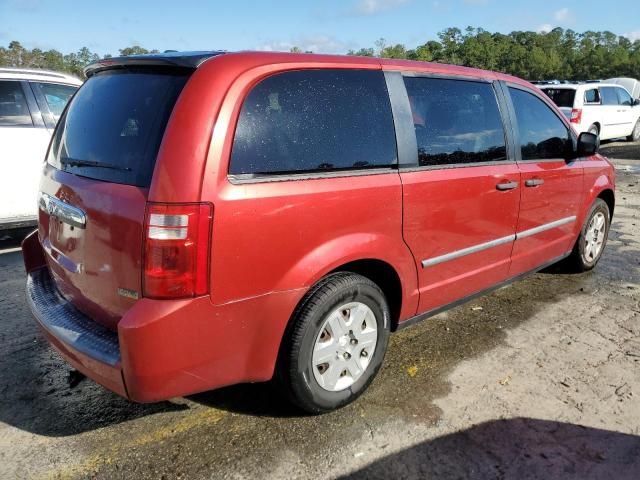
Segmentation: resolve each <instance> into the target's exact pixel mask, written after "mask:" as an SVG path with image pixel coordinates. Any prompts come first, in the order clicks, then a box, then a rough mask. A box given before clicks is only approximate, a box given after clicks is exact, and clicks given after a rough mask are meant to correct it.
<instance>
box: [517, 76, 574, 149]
mask: <svg viewBox="0 0 640 480" xmlns="http://www.w3.org/2000/svg"><path fill="white" fill-rule="evenodd" d="M509 91H510V92H511V99H512V101H513V107H514V108H515V111H516V118H517V123H518V131H519V132H520V144H521V147H520V148H521V151H522V160H538V159H545V158H565V157H566V156H567V154H568V153H569V152H570V151H571V149H572V148H573V145H572V142H571V136H570V134H569V130H568V129H567V127H565V125H564V123H562V121H561V120H560V119H559V118H558V116H557V115H556V114H555V113H554V112H553V111H552V110H551V109H550V108H549V107H548V106H547V104H545V103H544V102H543V101H542V100H540V99H539V98H538V97H536V96H535V95H533V94H531V93H528V92H525V91H523V90H519V89H517V88H509Z"/></svg>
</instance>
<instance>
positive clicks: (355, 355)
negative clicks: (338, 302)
mask: <svg viewBox="0 0 640 480" xmlns="http://www.w3.org/2000/svg"><path fill="white" fill-rule="evenodd" d="M377 342H378V324H377V322H376V317H375V315H374V313H373V311H372V310H371V309H370V308H369V307H368V306H367V305H365V304H364V303H361V302H350V303H347V304H344V305H342V306H340V307H338V308H336V309H335V310H333V311H332V312H331V313H330V314H329V315H327V317H326V319H325V321H324V322H323V324H322V327H321V328H320V331H319V332H318V335H317V336H316V340H315V343H314V345H313V355H312V357H311V362H312V367H313V376H314V377H315V379H316V381H317V382H318V385H320V387H322V388H323V389H324V390H327V391H330V392H338V391H340V390H344V389H346V388H349V387H350V386H351V385H353V384H354V383H355V382H357V381H358V380H359V379H360V377H362V375H363V374H364V372H365V371H366V370H367V367H368V366H369V364H370V363H371V359H372V358H373V354H374V352H375V350H376V343H377Z"/></svg>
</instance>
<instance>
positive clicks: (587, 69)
mask: <svg viewBox="0 0 640 480" xmlns="http://www.w3.org/2000/svg"><path fill="white" fill-rule="evenodd" d="M291 51H292V52H301V51H302V50H301V49H300V48H299V47H293V48H291ZM156 52H157V50H147V49H145V48H143V47H140V46H132V47H127V48H123V49H121V50H119V54H120V55H135V54H141V53H156ZM347 55H362V56H369V57H372V56H378V57H383V58H399V59H408V60H420V61H427V62H440V63H450V64H454V65H464V66H468V67H476V68H483V69H487V70H494V71H499V72H504V73H509V74H512V75H515V76H518V77H522V78H526V79H529V80H545V79H564V80H589V79H603V78H610V77H623V76H624V77H633V78H640V40H635V41H631V40H630V39H629V38H627V37H625V36H622V35H616V34H614V33H612V32H608V31H604V32H594V31H587V32H583V33H577V32H575V31H573V30H563V29H562V28H555V29H553V30H551V31H550V32H529V31H514V32H511V33H509V34H502V33H491V32H488V31H486V30H484V29H482V28H474V27H467V28H466V29H465V30H464V31H462V30H460V29H459V28H447V29H445V30H443V31H442V32H440V33H438V39H437V40H430V41H428V42H426V43H424V44H422V45H419V46H417V47H415V48H407V47H406V46H405V45H403V44H401V43H397V44H388V43H387V42H386V40H385V39H383V38H381V39H379V40H378V41H377V42H375V45H374V46H373V47H367V48H361V49H359V50H350V51H349V52H347ZM110 56H111V55H105V57H110ZM99 58H100V57H99V56H98V55H97V54H96V53H93V52H91V51H90V50H89V49H88V48H87V47H82V48H81V49H80V50H78V52H76V53H69V54H66V55H64V54H62V53H60V52H59V51H57V50H47V51H43V50H41V49H38V48H34V49H32V50H29V49H27V48H24V47H23V46H22V45H21V44H20V42H17V41H13V42H11V43H10V44H9V46H8V48H5V47H0V66H13V67H28V68H46V69H51V70H58V71H63V72H69V73H71V74H73V75H76V76H78V77H82V69H83V68H84V67H85V66H86V65H87V64H89V63H91V62H93V61H96V60H98V59H99Z"/></svg>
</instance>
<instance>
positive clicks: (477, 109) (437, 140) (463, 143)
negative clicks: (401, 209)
mask: <svg viewBox="0 0 640 480" xmlns="http://www.w3.org/2000/svg"><path fill="white" fill-rule="evenodd" d="M404 82H405V85H406V87H407V93H408V95H409V103H410V104H411V110H412V113H413V125H414V128H415V131H416V139H417V142H418V160H419V163H420V165H421V166H428V165H445V164H462V163H476V162H490V161H499V160H506V152H507V149H506V146H505V138H504V128H503V125H502V120H501V117H500V111H499V109H498V104H497V101H496V96H495V93H494V91H493V87H492V86H491V84H488V83H480V82H469V81H463V80H446V79H438V78H420V77H406V78H405V80H404Z"/></svg>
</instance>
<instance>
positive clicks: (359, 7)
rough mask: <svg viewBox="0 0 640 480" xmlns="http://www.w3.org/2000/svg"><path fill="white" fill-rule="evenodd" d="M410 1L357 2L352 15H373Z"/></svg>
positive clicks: (365, 0)
mask: <svg viewBox="0 0 640 480" xmlns="http://www.w3.org/2000/svg"><path fill="white" fill-rule="evenodd" d="M410 1H411V0H358V2H357V3H356V5H355V6H354V8H353V13H356V14H358V15H374V14H376V13H378V12H383V11H385V10H391V9H392V8H396V7H399V6H401V5H404V4H405V3H409V2H410Z"/></svg>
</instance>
